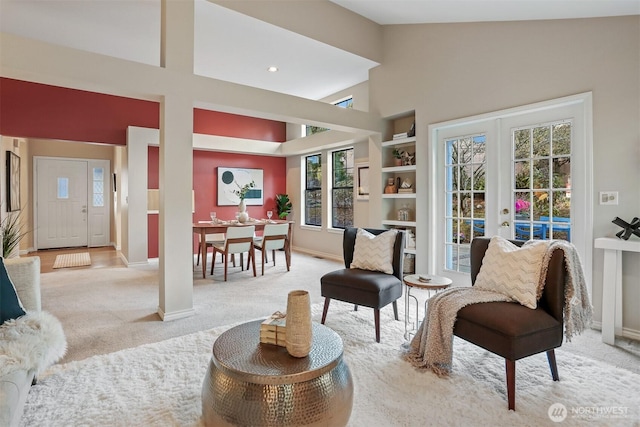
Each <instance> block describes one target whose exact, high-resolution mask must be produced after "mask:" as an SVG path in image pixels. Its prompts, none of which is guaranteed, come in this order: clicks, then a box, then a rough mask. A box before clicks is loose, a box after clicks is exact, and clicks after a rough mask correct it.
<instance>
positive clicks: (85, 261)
mask: <svg viewBox="0 0 640 427" xmlns="http://www.w3.org/2000/svg"><path fill="white" fill-rule="evenodd" d="M85 265H91V257H90V256H89V252H79V253H73V254H63V255H58V256H56V260H55V261H54V263H53V268H67V267H83V266H85Z"/></svg>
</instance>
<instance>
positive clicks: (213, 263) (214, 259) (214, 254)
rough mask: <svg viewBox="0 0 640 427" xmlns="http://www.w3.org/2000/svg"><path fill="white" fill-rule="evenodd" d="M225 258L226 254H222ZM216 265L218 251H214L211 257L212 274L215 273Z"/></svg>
mask: <svg viewBox="0 0 640 427" xmlns="http://www.w3.org/2000/svg"><path fill="white" fill-rule="evenodd" d="M222 258H224V255H222ZM215 265H216V251H213V256H212V257H211V273H210V274H211V275H213V267H214V266H215Z"/></svg>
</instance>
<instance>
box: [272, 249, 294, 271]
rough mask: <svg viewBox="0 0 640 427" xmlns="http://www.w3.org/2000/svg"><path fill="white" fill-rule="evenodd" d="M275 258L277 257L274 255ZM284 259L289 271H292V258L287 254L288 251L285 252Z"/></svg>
mask: <svg viewBox="0 0 640 427" xmlns="http://www.w3.org/2000/svg"><path fill="white" fill-rule="evenodd" d="M274 259H275V257H274ZM284 261H285V262H286V263H287V271H290V267H291V260H290V259H289V257H288V256H287V254H286V252H285V254H284Z"/></svg>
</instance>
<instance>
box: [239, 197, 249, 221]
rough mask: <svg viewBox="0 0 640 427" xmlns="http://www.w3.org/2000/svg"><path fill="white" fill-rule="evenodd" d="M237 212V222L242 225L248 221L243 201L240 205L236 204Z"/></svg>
mask: <svg viewBox="0 0 640 427" xmlns="http://www.w3.org/2000/svg"><path fill="white" fill-rule="evenodd" d="M238 212H240V215H238V221H239V222H242V223H244V222H247V221H249V214H248V213H247V207H246V206H245V204H244V199H243V200H240V203H239V204H238Z"/></svg>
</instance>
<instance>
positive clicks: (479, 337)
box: [453, 238, 565, 410]
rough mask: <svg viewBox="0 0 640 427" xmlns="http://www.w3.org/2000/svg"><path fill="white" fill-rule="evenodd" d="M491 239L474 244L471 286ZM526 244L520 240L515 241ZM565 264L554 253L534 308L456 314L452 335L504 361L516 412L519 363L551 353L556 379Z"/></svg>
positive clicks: (506, 305) (487, 307)
mask: <svg viewBox="0 0 640 427" xmlns="http://www.w3.org/2000/svg"><path fill="white" fill-rule="evenodd" d="M490 240H491V239H488V238H476V239H474V240H473V241H472V242H471V282H472V283H474V284H475V281H476V277H477V275H478V272H479V271H480V267H481V266H482V259H483V257H484V254H485V252H486V250H487V247H488V246H489V241H490ZM512 242H513V243H514V244H516V245H518V246H522V244H523V243H524V242H522V241H512ZM564 286H565V266H564V254H563V251H562V250H561V249H556V250H555V251H554V253H553V255H552V257H551V260H550V261H549V267H548V271H547V276H546V279H545V286H544V291H543V294H542V297H541V298H540V300H539V301H538V305H537V308H536V309H535V310H533V309H530V308H527V307H524V306H522V305H520V304H519V303H516V302H488V303H481V304H471V305H468V306H466V307H464V308H462V309H460V310H459V311H458V317H457V320H456V323H455V326H454V329H453V333H454V335H456V336H458V337H460V338H462V339H464V340H466V341H469V342H471V343H473V344H476V345H478V346H480V347H482V348H484V349H486V350H489V351H490V352H492V353H495V354H497V355H499V356H502V357H504V358H505V364H506V376H507V400H508V404H509V409H513V410H515V406H516V405H515V400H516V398H515V388H516V360H519V359H522V358H524V357H527V356H531V355H533V354H537V353H541V352H543V351H546V352H547V359H548V360H549V367H550V368H551V376H552V378H553V380H554V381H558V380H559V377H558V368H557V366H556V357H555V353H554V349H555V348H557V347H560V346H561V345H562V334H563V307H564Z"/></svg>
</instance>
